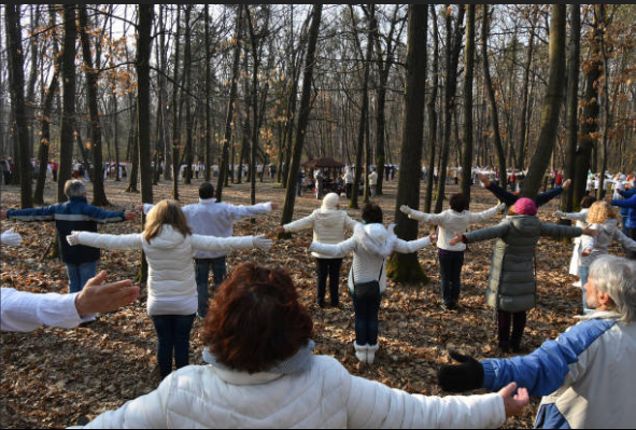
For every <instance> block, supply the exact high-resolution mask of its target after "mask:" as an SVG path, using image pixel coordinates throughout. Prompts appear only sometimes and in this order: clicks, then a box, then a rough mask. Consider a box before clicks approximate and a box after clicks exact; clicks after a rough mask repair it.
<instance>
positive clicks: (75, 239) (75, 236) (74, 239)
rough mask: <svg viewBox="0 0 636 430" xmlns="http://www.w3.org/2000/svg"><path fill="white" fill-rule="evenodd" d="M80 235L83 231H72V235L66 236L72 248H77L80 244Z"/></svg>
mask: <svg viewBox="0 0 636 430" xmlns="http://www.w3.org/2000/svg"><path fill="white" fill-rule="evenodd" d="M80 233H81V231H72V232H71V234H70V235H68V236H66V241H67V242H68V244H69V245H71V246H76V245H79V244H80V240H79V237H80Z"/></svg>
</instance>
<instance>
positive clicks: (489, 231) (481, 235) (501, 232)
mask: <svg viewBox="0 0 636 430" xmlns="http://www.w3.org/2000/svg"><path fill="white" fill-rule="evenodd" d="M509 231H510V223H509V222H507V221H502V222H501V223H500V224H499V225H496V226H494V227H488V228H484V229H481V230H477V231H473V232H471V233H467V234H466V243H473V242H482V241H484V240H490V239H495V238H498V237H504V236H505V235H507V234H508V232H509Z"/></svg>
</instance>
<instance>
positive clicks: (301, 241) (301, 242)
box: [296, 237, 311, 249]
mask: <svg viewBox="0 0 636 430" xmlns="http://www.w3.org/2000/svg"><path fill="white" fill-rule="evenodd" d="M296 243H298V245H300V246H302V247H303V248H307V249H309V248H311V241H310V240H305V239H303V238H302V237H298V239H296Z"/></svg>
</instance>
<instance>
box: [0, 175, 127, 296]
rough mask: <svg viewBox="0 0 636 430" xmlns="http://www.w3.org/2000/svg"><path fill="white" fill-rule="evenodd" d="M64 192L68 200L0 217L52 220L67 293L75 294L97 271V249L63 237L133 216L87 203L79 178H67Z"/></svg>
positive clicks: (84, 188)
mask: <svg viewBox="0 0 636 430" xmlns="http://www.w3.org/2000/svg"><path fill="white" fill-rule="evenodd" d="M64 194H66V196H67V197H68V199H69V201H67V202H65V203H58V204H56V205H52V206H47V207H43V208H39V209H22V210H9V211H6V210H3V211H1V212H0V219H15V220H17V221H25V222H32V221H55V227H56V228H57V234H58V241H57V242H58V245H59V250H60V256H61V257H62V261H63V262H64V263H65V264H66V269H67V271H68V278H69V293H77V292H79V291H81V290H82V288H84V285H86V282H88V280H89V279H91V278H94V277H95V274H96V272H97V261H98V260H99V258H100V250H99V249H97V248H91V247H88V246H70V245H69V244H68V242H67V241H66V236H67V235H70V234H71V232H72V231H74V230H76V231H90V232H97V223H100V224H106V223H112V222H122V221H126V220H133V219H135V218H137V215H135V213H134V212H131V211H125V212H123V211H122V212H113V211H106V210H102V209H99V208H97V207H95V206H92V205H89V204H88V200H87V198H86V186H85V185H84V182H82V181H80V180H77V179H75V180H69V181H67V182H66V184H65V185H64Z"/></svg>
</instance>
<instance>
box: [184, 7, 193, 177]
mask: <svg viewBox="0 0 636 430" xmlns="http://www.w3.org/2000/svg"><path fill="white" fill-rule="evenodd" d="M192 7H193V6H192V3H188V4H187V5H186V13H185V16H186V18H185V52H184V57H183V73H184V74H185V75H184V78H185V79H184V80H185V88H186V90H187V91H190V90H191V88H192V85H191V82H192V72H191V69H192V55H191V53H192V48H191V47H192V43H191V40H190V39H191V31H190V30H191V29H190V13H191V12H192ZM185 110H186V127H187V130H186V145H185V160H186V167H185V171H184V180H183V183H184V184H190V183H191V182H192V158H193V155H192V132H193V128H194V125H193V124H192V109H190V103H188V102H186V103H185Z"/></svg>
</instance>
